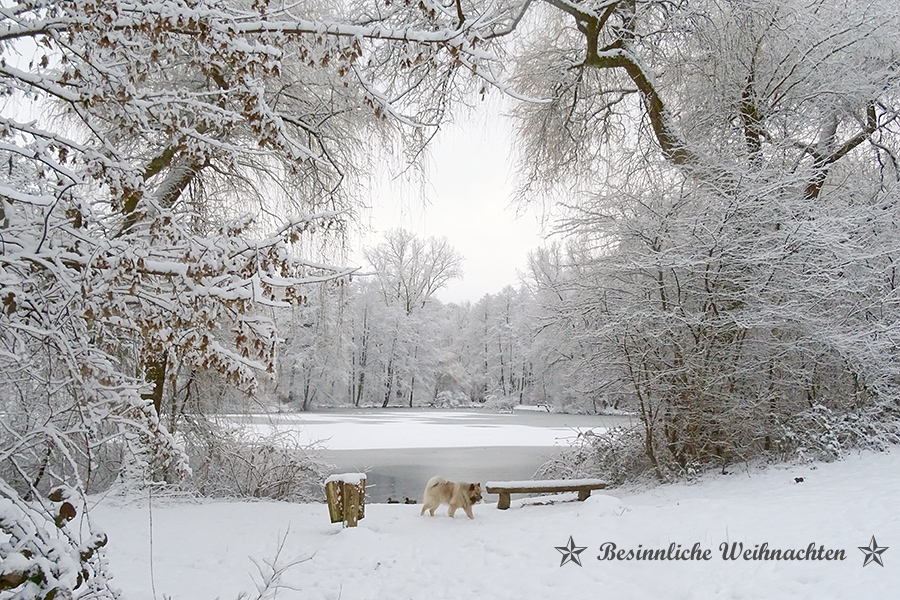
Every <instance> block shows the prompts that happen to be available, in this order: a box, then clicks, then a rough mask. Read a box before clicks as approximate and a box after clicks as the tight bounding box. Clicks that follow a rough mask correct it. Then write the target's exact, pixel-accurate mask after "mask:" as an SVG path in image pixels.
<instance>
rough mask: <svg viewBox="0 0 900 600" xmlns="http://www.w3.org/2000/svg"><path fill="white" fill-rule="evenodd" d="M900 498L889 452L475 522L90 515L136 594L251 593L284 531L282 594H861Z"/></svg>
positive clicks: (311, 514) (281, 507) (899, 546)
mask: <svg viewBox="0 0 900 600" xmlns="http://www.w3.org/2000/svg"><path fill="white" fill-rule="evenodd" d="M795 478H802V479H803V481H802V482H799V483H798V482H797V481H796V480H795ZM422 483H423V485H424V483H425V482H422ZM898 499H900V451H897V452H894V453H892V454H862V455H854V456H850V457H849V458H847V459H846V460H844V461H842V462H838V463H832V464H819V465H815V466H810V465H805V466H794V467H785V468H771V469H768V470H766V471H759V472H752V473H748V472H747V471H745V470H742V469H740V468H736V469H734V471H733V472H732V473H731V474H729V475H724V476H716V477H712V476H710V477H707V478H705V479H704V480H702V481H701V482H696V483H691V484H678V485H666V486H658V487H652V488H649V489H646V490H643V491H631V492H624V491H616V490H609V491H607V492H606V493H599V492H594V495H593V496H592V497H591V498H589V499H588V500H587V501H586V502H584V503H579V502H565V503H557V504H552V505H533V504H523V502H522V501H519V502H516V501H513V506H512V508H511V509H510V510H506V511H500V510H497V508H496V507H495V506H494V505H490V504H479V505H476V507H475V509H474V512H475V519H474V520H469V519H468V518H466V517H465V515H464V514H462V511H460V512H458V513H457V516H456V518H455V519H450V518H448V517H447V514H446V511H445V510H444V509H441V510H440V511H439V512H438V513H437V514H436V516H434V517H428V516H427V515H426V516H424V517H420V516H419V510H420V506H418V505H403V504H400V505H395V504H391V505H388V504H376V505H368V506H367V507H366V517H365V519H364V520H363V521H361V522H360V524H359V527H357V528H355V529H342V528H341V526H340V524H331V523H330V522H329V519H328V511H327V508H326V507H325V505H296V504H286V503H276V502H258V503H244V502H204V503H185V502H175V501H162V502H161V501H154V504H153V506H152V511H151V507H149V506H148V503H147V501H146V499H143V500H130V501H124V500H123V499H121V498H106V499H105V500H103V501H101V502H100V503H99V505H98V506H97V507H96V508H95V509H94V511H93V513H92V514H93V518H94V520H95V522H96V523H97V524H99V525H100V526H101V527H102V528H104V529H105V530H106V532H107V533H108V534H109V538H110V543H109V546H108V550H109V552H108V556H109V561H110V566H111V570H112V572H113V573H114V583H115V584H116V585H117V586H119V587H120V588H121V589H122V590H123V591H124V593H125V597H126V598H131V599H133V600H150V599H153V598H154V597H155V598H156V599H157V600H163V598H172V599H173V600H180V599H185V600H188V599H189V600H206V599H209V600H213V599H215V598H220V599H222V600H229V599H232V598H236V597H237V596H238V594H239V593H240V592H241V591H246V592H249V593H250V594H251V596H250V597H255V588H254V580H253V578H252V577H251V574H253V573H256V567H255V566H254V560H255V561H256V563H257V564H259V565H263V566H265V562H264V561H265V560H267V559H271V558H273V556H274V555H275V554H276V551H277V550H278V547H279V544H280V543H281V542H282V541H283V548H282V550H281V553H280V556H279V561H280V564H288V563H290V562H291V561H293V560H300V561H301V562H298V563H297V564H295V565H294V566H292V567H290V568H288V569H286V571H285V572H284V575H283V579H282V583H283V584H285V585H287V586H290V587H289V588H284V589H282V590H280V591H279V593H278V595H277V597H278V598H282V599H285V600H290V599H302V600H306V599H310V600H312V599H319V598H321V599H325V598H334V599H337V598H341V599H343V600H355V599H360V598H365V599H368V598H372V599H382V598H384V599H388V598H390V599H406V598H414V599H419V598H422V599H428V600H431V599H441V598H447V599H456V598H468V597H482V598H500V599H504V598H510V599H517V600H518V599H530V598H536V599H546V598H592V597H597V598H665V599H666V600H678V599H682V598H684V599H689V598H690V599H693V598H699V599H704V598H769V599H771V598H791V599H795V598H815V599H817V600H818V599H822V598H860V599H866V600H867V599H870V598H872V599H874V598H890V597H897V590H898V589H900V516H898V513H897V501H898ZM420 501H421V498H420ZM151 516H152V537H151V535H150V532H151V527H150V524H151ZM570 536H571V537H572V540H573V542H574V544H575V546H578V547H584V548H585V549H584V550H583V551H582V552H581V553H580V554H578V555H577V556H579V558H580V560H581V566H579V565H578V564H576V563H575V562H572V561H568V562H566V564H563V565H561V564H560V562H561V560H562V559H563V558H564V556H565V555H564V554H563V553H562V552H561V551H560V550H557V547H566V546H567V545H568V544H569V537H570ZM873 536H874V537H875V539H876V540H877V543H878V546H881V547H883V546H887V547H888V549H887V550H886V551H884V552H883V553H882V554H880V555H879V556H880V557H881V560H882V561H883V564H884V566H880V565H879V564H877V563H875V562H871V563H870V564H868V565H867V566H863V563H864V559H865V554H864V553H863V552H862V551H861V550H859V549H858V547H860V546H868V545H869V544H870V541H871V538H872V537H873ZM151 541H152V543H151ZM607 542H612V543H615V544H616V549H617V550H619V549H626V550H628V549H634V550H643V549H648V548H649V549H654V550H656V549H662V550H666V551H668V549H669V547H670V544H675V546H674V547H673V548H674V549H675V550H684V549H691V548H692V547H693V546H694V544H698V550H699V551H701V552H702V551H705V550H710V553H709V556H710V559H709V560H681V561H675V560H656V561H648V560H640V561H639V560H598V558H597V557H598V556H600V555H602V552H601V546H603V545H604V544H606V543H607ZM733 543H742V544H743V548H744V549H745V550H751V551H752V550H753V549H754V547H755V546H757V545H762V544H764V543H765V544H767V545H768V548H769V549H781V550H792V549H793V550H800V551H803V553H804V555H805V554H807V548H808V547H809V545H810V544H813V545H814V547H815V552H814V553H813V554H815V555H816V556H818V554H819V549H820V548H822V555H823V557H824V554H825V551H828V550H831V551H834V552H836V551H841V550H842V551H843V553H844V556H845V559H844V560H831V561H828V560H794V561H783V560H782V561H762V560H743V559H740V560H725V559H723V557H722V551H721V549H720V545H721V544H733ZM678 545H680V546H681V548H680V549H679V548H677V546H678ZM151 546H152V560H151V554H150V552H151ZM606 547H608V546H606ZM728 547H729V549H730V548H731V546H730V545H729V546H728ZM151 566H152V569H151ZM264 570H265V568H264ZM151 573H152V574H153V580H151ZM257 580H258V579H257ZM154 589H155V594H154Z"/></svg>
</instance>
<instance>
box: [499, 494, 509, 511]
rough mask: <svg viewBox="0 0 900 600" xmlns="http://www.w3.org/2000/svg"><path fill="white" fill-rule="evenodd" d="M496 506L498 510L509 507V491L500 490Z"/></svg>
mask: <svg viewBox="0 0 900 600" xmlns="http://www.w3.org/2000/svg"><path fill="white" fill-rule="evenodd" d="M497 508H499V509H500V510H506V509H507V508H509V493H508V492H500V500H499V501H498V502H497Z"/></svg>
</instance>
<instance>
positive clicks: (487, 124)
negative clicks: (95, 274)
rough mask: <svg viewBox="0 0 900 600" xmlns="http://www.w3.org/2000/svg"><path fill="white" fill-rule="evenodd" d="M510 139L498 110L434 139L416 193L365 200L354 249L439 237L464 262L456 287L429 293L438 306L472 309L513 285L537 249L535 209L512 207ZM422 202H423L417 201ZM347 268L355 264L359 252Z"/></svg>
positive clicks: (396, 188)
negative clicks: (367, 229)
mask: <svg viewBox="0 0 900 600" xmlns="http://www.w3.org/2000/svg"><path fill="white" fill-rule="evenodd" d="M511 138H512V132H511V130H510V123H509V121H508V120H507V119H506V118H505V117H503V116H502V115H500V111H499V109H496V108H495V109H493V110H491V109H488V111H487V115H486V116H485V115H484V114H482V115H480V116H476V117H475V118H474V119H471V120H467V121H466V122H465V123H461V124H458V125H451V126H450V127H447V128H446V129H445V130H443V131H442V132H440V133H439V134H438V137H437V138H436V139H435V140H434V142H435V143H434V144H433V146H432V148H431V151H430V155H429V159H428V161H427V166H426V171H427V175H428V182H427V184H426V185H425V189H424V190H423V189H422V186H421V185H416V184H410V183H407V184H405V185H404V184H401V183H397V182H394V183H391V184H389V185H386V186H385V188H386V189H384V190H383V191H382V193H381V194H380V195H379V197H378V198H376V199H373V206H372V217H371V227H372V229H373V233H372V234H370V235H368V236H367V237H366V238H365V239H364V241H363V242H362V244H361V245H371V244H373V243H378V242H379V241H381V240H382V234H383V232H384V231H386V230H388V229H391V228H395V227H402V228H404V229H408V230H410V231H413V232H415V233H416V234H417V235H419V236H420V237H423V238H424V237H432V236H433V237H446V238H447V239H448V240H449V241H450V244H451V245H452V246H453V247H454V248H456V250H457V251H458V252H459V253H460V254H462V255H463V256H464V257H465V261H464V263H463V271H464V276H463V278H462V279H457V280H454V281H451V282H450V283H449V284H448V285H447V287H445V288H444V289H442V290H440V291H439V292H438V293H437V297H438V298H439V299H440V300H441V301H442V302H462V301H465V300H471V301H472V302H475V301H477V300H478V299H480V298H481V297H482V296H484V295H485V294H489V293H496V292H499V291H500V290H501V289H503V287H504V286H506V285H510V284H512V285H516V284H518V282H519V276H518V273H519V272H524V270H525V265H526V261H527V253H528V252H529V251H530V250H533V249H534V248H537V247H538V246H541V245H542V244H543V237H542V233H541V226H540V219H539V209H537V208H534V207H521V206H516V205H514V204H513V201H512V200H513V198H512V192H513V188H514V169H513V157H512V152H511ZM423 194H424V195H425V197H424V198H423ZM353 260H354V261H355V262H362V259H361V252H356V253H354V258H353Z"/></svg>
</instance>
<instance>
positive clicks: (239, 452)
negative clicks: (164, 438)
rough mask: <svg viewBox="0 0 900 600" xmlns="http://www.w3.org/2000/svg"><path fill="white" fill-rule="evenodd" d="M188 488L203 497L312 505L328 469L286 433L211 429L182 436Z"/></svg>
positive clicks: (310, 448) (312, 450) (316, 449)
mask: <svg viewBox="0 0 900 600" xmlns="http://www.w3.org/2000/svg"><path fill="white" fill-rule="evenodd" d="M185 439H186V450H187V453H188V455H189V456H190V459H191V468H192V470H193V478H192V480H193V485H194V487H195V489H196V490H197V491H198V492H199V493H201V494H203V495H204V496H211V497H236V498H268V499H272V500H285V501H291V502H317V501H321V500H322V499H323V497H324V491H323V489H324V488H323V485H324V481H325V477H326V476H327V475H328V473H329V472H330V465H328V464H327V463H325V462H324V461H323V460H322V457H321V448H319V447H317V446H311V445H307V444H303V443H301V442H300V441H299V440H298V438H297V436H296V435H294V434H293V433H292V432H290V431H281V432H275V433H272V434H270V435H257V434H252V433H248V432H246V431H239V430H235V431H229V430H226V429H222V428H217V427H205V428H201V427H194V428H192V429H191V430H190V431H188V432H187V433H185Z"/></svg>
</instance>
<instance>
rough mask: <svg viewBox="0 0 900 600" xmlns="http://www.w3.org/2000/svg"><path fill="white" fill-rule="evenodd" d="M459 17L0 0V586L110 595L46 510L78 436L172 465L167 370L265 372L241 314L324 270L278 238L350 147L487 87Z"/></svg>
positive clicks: (326, 216)
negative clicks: (459, 92)
mask: <svg viewBox="0 0 900 600" xmlns="http://www.w3.org/2000/svg"><path fill="white" fill-rule="evenodd" d="M481 17H482V18H475V19H472V20H471V21H467V22H464V21H463V20H462V19H460V18H459V17H458V15H457V13H456V11H455V10H453V11H449V10H446V9H444V8H443V7H440V6H438V5H432V4H431V3H421V4H420V5H408V4H403V3H396V6H378V7H371V6H368V7H367V6H362V7H360V6H357V7H347V6H344V5H343V4H342V3H335V4H334V5H333V6H329V5H328V4H327V3H318V2H301V3H295V4H291V5H288V6H283V5H274V4H271V5H270V4H269V3H267V2H264V1H263V2H253V3H249V2H241V1H231V0H218V1H214V2H211V3H210V2H196V1H193V0H184V1H182V0H179V1H173V2H164V3H159V2H145V1H143V0H138V1H137V2H129V3H124V4H123V3H121V2H113V1H111V0H62V1H59V0H37V1H31V0H28V1H18V0H14V1H12V2H9V3H6V4H5V5H4V6H3V7H2V8H0V52H2V57H0V93H2V94H3V96H4V99H5V105H4V108H3V110H2V113H0V162H2V164H3V169H2V172H3V180H2V182H0V281H2V302H3V305H2V310H0V344H2V351H0V371H2V378H0V388H2V397H3V401H2V406H0V412H2V414H3V415H4V418H3V419H2V427H3V435H2V438H0V440H2V441H0V460H2V465H0V470H2V472H0V477H2V479H0V518H2V521H0V524H2V531H3V536H4V538H3V540H2V541H0V556H2V558H3V573H2V586H3V587H2V589H3V593H4V594H5V593H7V592H6V590H14V591H13V592H10V593H13V594H16V595H17V597H22V598H25V597H41V598H43V597H47V596H48V595H51V596H52V595H54V594H55V595H57V596H59V597H65V596H71V595H73V594H83V593H85V591H86V590H90V591H91V593H96V594H98V595H103V594H107V595H110V594H109V593H108V592H104V591H103V590H104V589H105V587H104V586H105V583H104V580H103V577H102V576H101V575H102V562H101V561H100V560H99V558H98V555H97V552H96V549H97V548H98V547H99V546H100V545H101V544H100V539H99V538H96V537H94V536H93V534H92V533H91V531H90V526H89V522H88V521H87V520H86V519H78V520H71V521H70V519H71V518H72V516H73V515H72V511H73V510H75V511H76V512H77V513H78V514H84V507H85V505H84V503H83V502H82V503H81V504H80V507H78V508H77V507H76V504H78V498H79V497H80V494H82V493H83V492H84V491H85V490H86V489H87V488H89V487H91V486H92V485H100V482H99V477H98V473H100V471H101V469H99V468H98V463H99V462H100V460H99V459H100V455H101V453H104V452H109V453H111V456H113V457H114V456H115V455H118V458H116V459H115V460H125V464H126V465H128V467H129V469H130V470H132V471H135V470H136V471H138V472H142V473H143V474H144V475H146V474H147V473H150V472H153V473H155V474H156V475H157V476H166V477H175V476H177V474H178V473H183V472H185V471H186V467H187V466H186V460H185V457H184V454H183V451H182V449H181V447H180V445H179V444H178V443H177V442H176V441H175V439H174V438H173V437H172V436H171V435H170V434H169V433H168V432H167V430H166V428H165V426H164V423H163V421H161V418H160V417H161V416H162V415H164V414H165V413H166V412H167V411H169V410H170V408H169V406H170V404H171V405H172V406H173V408H172V410H171V412H170V416H171V415H173V414H177V404H178V402H179V401H180V400H179V397H178V393H177V388H178V386H177V383H178V382H179V377H181V376H184V377H186V378H187V381H188V382H189V381H190V379H191V378H192V373H196V372H200V371H202V372H206V373H210V372H216V373H219V374H221V376H223V377H224V378H226V380H227V381H228V382H229V383H230V384H231V385H234V386H236V387H239V388H242V389H244V390H248V391H252V390H253V389H254V387H255V385H256V383H255V380H256V373H257V372H265V371H270V370H272V369H273V368H274V366H275V353H274V351H275V347H276V342H277V335H276V331H275V329H274V326H273V322H272V320H271V319H269V318H266V317H264V316H261V315H262V313H261V311H259V310H258V309H257V307H259V306H261V305H263V306H264V305H272V306H282V305H287V304H290V303H296V302H300V301H302V299H303V298H304V296H305V295H306V294H307V288H308V286H309V284H314V283H319V282H321V281H323V280H329V279H334V278H340V277H342V276H344V275H345V274H346V273H347V272H346V271H343V270H341V269H336V268H333V267H329V266H326V265H322V264H320V263H319V262H312V261H310V260H305V259H303V258H302V254H301V253H300V252H299V251H298V250H297V248H298V247H299V246H298V243H299V242H302V241H303V240H304V239H305V238H308V237H309V236H311V235H315V234H317V233H322V232H330V231H334V230H335V229H337V228H340V227H341V220H342V219H344V218H345V217H346V216H347V213H348V211H352V208H353V204H352V202H350V200H352V197H353V187H352V186H351V185H350V184H352V183H354V179H355V178H356V174H357V173H360V172H363V171H364V167H365V166H366V164H367V162H368V160H369V158H368V157H369V154H368V153H367V152H366V151H364V148H365V147H366V146H371V145H373V144H375V143H376V142H377V141H378V140H381V139H390V140H396V139H397V135H395V134H400V135H402V136H403V138H404V140H403V141H405V142H407V143H408V145H407V146H405V147H406V148H408V149H409V151H410V152H411V153H412V154H413V155H415V154H416V153H418V151H419V150H420V148H421V145H422V144H423V143H424V142H425V141H427V139H428V138H429V137H430V135H431V134H432V133H433V131H434V130H435V128H436V127H437V125H439V124H440V122H441V119H442V117H443V114H444V111H445V110H446V106H447V100H448V99H449V98H451V97H452V96H453V94H454V92H453V90H454V89H455V88H456V87H457V86H458V85H461V84H466V82H469V81H471V82H477V83H473V84H472V85H484V84H489V83H490V82H491V81H492V79H493V78H492V77H491V74H490V64H491V57H490V56H489V55H488V54H487V53H485V52H484V51H483V50H482V49H481V48H478V47H477V46H478V42H477V39H478V35H479V31H480V29H479V28H483V27H487V28H489V29H490V28H491V27H493V23H494V22H495V20H494V17H493V16H492V15H489V14H482V15H481ZM476 64H477V65H480V66H479V67H477V68H476ZM460 67H466V68H468V70H469V72H470V73H472V76H471V77H468V78H467V77H458V75H457V74H458V72H459V69H460ZM482 67H483V68H482ZM288 210H289V213H293V214H296V215H297V216H295V217H289V218H287V219H282V218H272V217H271V215H283V214H285V212H286V211H288ZM248 212H249V213H250V214H251V215H252V216H251V217H247V216H245V215H247V214H248ZM185 389H190V388H189V387H187V388H185ZM170 421H171V419H170ZM115 460H112V459H111V460H104V464H105V465H106V466H108V465H110V464H115ZM115 470H116V469H113V471H115ZM113 476H114V475H113ZM56 490H59V491H58V492H57V491H56ZM51 491H52V492H53V493H52V494H51ZM48 498H51V499H48ZM52 498H59V500H58V501H57V500H53V499H52ZM63 513H65V514H63ZM75 590H77V591H75Z"/></svg>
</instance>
